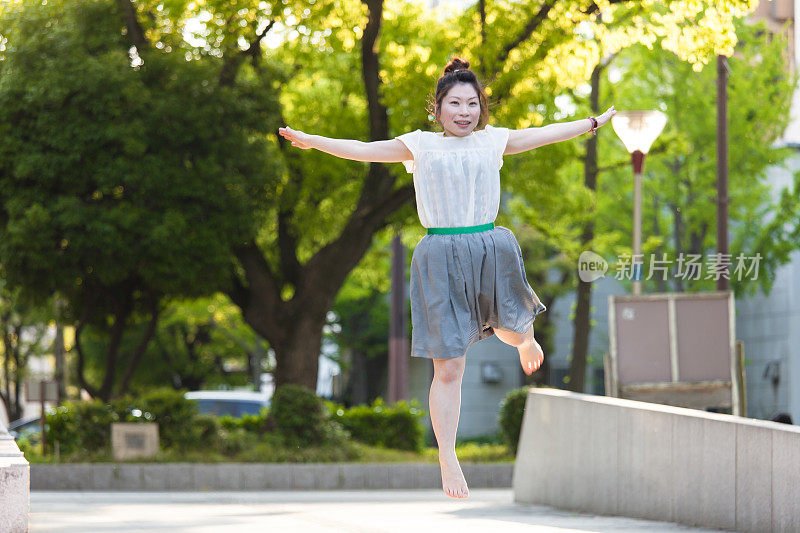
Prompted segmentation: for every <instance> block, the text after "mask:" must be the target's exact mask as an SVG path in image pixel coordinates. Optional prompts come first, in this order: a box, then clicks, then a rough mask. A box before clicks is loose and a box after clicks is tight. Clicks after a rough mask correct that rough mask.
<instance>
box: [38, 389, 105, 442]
mask: <svg viewBox="0 0 800 533" xmlns="http://www.w3.org/2000/svg"><path fill="white" fill-rule="evenodd" d="M118 421H119V415H118V414H117V413H116V412H114V410H113V409H112V408H111V406H110V405H108V404H105V403H103V402H102V401H101V400H90V401H79V402H64V404H62V405H60V406H59V407H57V408H56V409H54V410H53V411H52V412H50V413H47V414H46V415H45V422H46V424H47V428H46V432H47V446H48V448H49V449H51V450H52V449H53V448H52V447H53V446H54V443H55V442H56V441H58V442H59V449H60V452H61V453H63V454H70V453H76V452H79V451H81V452H90V453H91V452H96V451H98V450H100V449H103V448H106V447H108V446H109V444H110V441H111V423H112V422H118Z"/></svg>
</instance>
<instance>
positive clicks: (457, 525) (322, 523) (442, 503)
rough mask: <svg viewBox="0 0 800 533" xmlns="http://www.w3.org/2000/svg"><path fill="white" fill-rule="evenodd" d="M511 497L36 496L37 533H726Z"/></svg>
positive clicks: (375, 493) (430, 493) (374, 493)
mask: <svg viewBox="0 0 800 533" xmlns="http://www.w3.org/2000/svg"><path fill="white" fill-rule="evenodd" d="M513 497H514V495H513V491H512V490H511V489H474V490H471V491H470V497H469V498H468V499H466V500H452V499H450V498H448V497H447V496H445V495H444V493H443V492H442V491H441V490H440V489H435V490H429V489H421V490H360V491H344V490H337V491H268V492H62V491H59V492H44V491H33V492H31V514H30V531H31V532H58V533H67V532H76V533H77V532H80V533H92V532H100V531H112V532H114V533H124V532H129V531H148V532H161V531H163V532H167V531H169V532H171V533H172V532H193V533H201V532H202V533H212V532H213V533H225V532H234V531H235V532H249V531H271V532H272V531H274V532H282V531H289V532H292V533H306V532H308V533H316V532H332V531H346V532H357V533H360V532H381V533H383V532H387V533H388V532H402V533H422V532H425V531H436V532H446V531H458V532H459V533H462V532H486V531H503V532H506V531H508V532H517V531H526V532H531V531H534V532H559V533H566V532H584V531H591V532H596V531H597V532H599V531H630V532H634V531H636V532H641V531H647V532H667V531H687V530H691V531H718V530H711V529H701V528H692V527H688V526H681V525H678V524H670V523H664V522H652V521H647V520H637V519H632V518H620V517H610V516H593V515H586V514H579V513H574V512H571V511H560V510H557V509H553V508H551V507H544V506H539V505H521V504H516V503H514V501H513Z"/></svg>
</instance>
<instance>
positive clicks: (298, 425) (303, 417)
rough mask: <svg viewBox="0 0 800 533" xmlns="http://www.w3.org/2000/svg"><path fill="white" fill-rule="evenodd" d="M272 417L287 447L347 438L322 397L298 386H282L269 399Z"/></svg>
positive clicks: (311, 444) (314, 444)
mask: <svg viewBox="0 0 800 533" xmlns="http://www.w3.org/2000/svg"><path fill="white" fill-rule="evenodd" d="M270 418H271V419H272V420H273V421H274V425H275V429H276V430H277V431H278V433H280V435H281V436H282V437H283V439H284V441H285V442H286V444H287V445H288V446H296V447H305V446H319V445H321V444H327V443H330V442H338V441H343V440H345V439H346V438H347V433H346V432H344V430H343V429H342V427H341V425H340V424H339V423H338V422H336V421H334V420H333V419H332V418H331V417H330V414H329V413H328V411H327V409H326V408H325V404H324V403H323V400H322V399H321V398H320V397H318V396H317V395H316V394H314V392H312V391H310V390H309V389H307V388H305V387H301V386H299V385H293V384H286V385H280V386H278V387H277V388H276V389H275V392H274V393H273V395H272V400H271V402H270Z"/></svg>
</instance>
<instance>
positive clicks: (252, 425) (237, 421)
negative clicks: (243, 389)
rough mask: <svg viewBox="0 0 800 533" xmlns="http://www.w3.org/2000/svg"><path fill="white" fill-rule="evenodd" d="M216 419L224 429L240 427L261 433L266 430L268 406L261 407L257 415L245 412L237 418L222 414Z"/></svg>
mask: <svg viewBox="0 0 800 533" xmlns="http://www.w3.org/2000/svg"><path fill="white" fill-rule="evenodd" d="M218 419H219V423H220V425H221V426H222V427H223V428H224V429H235V428H242V429H244V430H246V431H249V432H251V433H256V434H258V435H263V434H264V433H266V432H267V431H268V420H269V408H267V407H263V408H262V409H261V411H260V412H259V413H258V414H257V415H253V414H248V413H245V414H243V415H242V416H241V417H239V418H237V417H235V416H232V415H223V416H220V417H218Z"/></svg>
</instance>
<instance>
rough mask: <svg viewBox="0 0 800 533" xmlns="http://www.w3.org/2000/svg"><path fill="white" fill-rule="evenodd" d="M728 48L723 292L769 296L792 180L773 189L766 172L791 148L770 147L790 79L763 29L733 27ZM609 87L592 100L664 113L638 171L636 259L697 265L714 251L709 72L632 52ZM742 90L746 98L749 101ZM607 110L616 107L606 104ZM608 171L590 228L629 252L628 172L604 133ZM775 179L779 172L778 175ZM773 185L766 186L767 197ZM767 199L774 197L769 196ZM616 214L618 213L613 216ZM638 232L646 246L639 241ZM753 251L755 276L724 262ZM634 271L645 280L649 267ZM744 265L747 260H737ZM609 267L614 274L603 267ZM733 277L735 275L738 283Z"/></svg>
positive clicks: (784, 243)
mask: <svg viewBox="0 0 800 533" xmlns="http://www.w3.org/2000/svg"><path fill="white" fill-rule="evenodd" d="M735 27H736V31H737V34H738V36H739V38H740V42H739V43H738V45H737V48H736V55H734V56H732V57H730V58H728V64H729V68H730V80H729V87H728V99H729V101H728V142H729V145H730V147H729V155H728V157H729V183H728V195H729V197H730V199H731V203H730V206H729V221H730V223H729V231H730V233H731V242H730V252H729V253H730V254H731V256H732V257H731V270H732V272H731V287H732V288H733V289H734V290H735V291H736V293H737V295H741V294H743V293H752V292H753V291H755V290H756V289H757V288H761V290H763V291H764V292H769V289H770V288H771V285H772V281H773V280H774V273H775V270H776V269H777V267H778V266H779V265H781V264H783V263H785V262H786V261H788V259H789V254H790V253H791V252H790V250H796V249H797V248H798V247H799V246H800V224H798V219H797V216H796V215H797V211H798V209H800V203H799V202H800V201H799V200H798V196H800V195H798V190H800V187H799V185H800V183H799V182H798V180H800V175H795V176H793V177H792V176H791V175H789V176H787V177H788V178H789V179H788V181H789V182H790V183H789V187H788V188H786V189H784V190H783V191H780V190H779V189H778V188H777V187H776V186H774V185H772V184H771V183H770V180H769V179H768V170H769V169H772V173H776V168H777V167H785V166H786V160H787V158H788V157H791V156H792V155H793V154H794V153H795V151H794V150H793V149H791V148H789V147H786V146H783V145H781V143H780V142H779V141H780V138H781V136H782V135H783V132H784V130H785V128H786V126H787V125H788V123H789V120H790V116H791V114H790V107H791V98H792V94H793V92H794V89H795V87H796V84H797V74H796V73H793V71H792V69H791V67H790V66H789V65H788V64H787V62H786V60H785V50H786V49H787V47H788V42H787V39H786V37H785V36H784V35H782V34H780V33H778V34H772V33H771V32H770V31H769V30H768V29H767V27H766V26H765V25H764V24H763V22H761V23H758V24H754V25H749V24H746V23H745V22H744V21H740V20H736V21H735ZM614 66H615V67H616V68H617V71H616V78H617V79H616V80H615V81H614V82H611V81H610V80H609V83H608V84H605V83H604V87H606V90H605V91H604V93H605V94H604V95H603V100H605V101H608V102H610V103H611V102H626V103H627V105H628V106H629V107H630V108H633V109H660V110H661V111H663V112H664V113H665V114H666V115H667V123H666V126H665V128H664V131H663V132H662V134H661V135H660V136H659V138H658V139H657V140H656V142H655V143H654V145H653V147H652V149H651V154H650V155H648V157H647V159H646V161H645V165H644V175H643V178H644V179H643V183H642V185H643V189H642V192H643V198H644V199H645V201H644V202H643V205H642V208H643V212H642V221H643V226H642V235H643V236H644V238H645V239H644V243H643V253H644V254H645V258H649V255H650V254H656V258H658V259H660V258H661V256H660V254H661V253H666V254H667V258H668V259H669V260H671V261H672V262H673V263H672V268H676V267H677V264H676V260H677V258H678V257H679V254H681V253H683V254H700V255H701V256H702V259H701V262H706V260H707V256H708V255H709V254H712V253H715V252H716V226H717V223H716V180H717V176H716V129H717V122H716V116H717V113H716V96H715V95H716V84H717V73H716V68H715V67H714V66H712V65H709V66H706V67H705V68H703V69H702V70H700V71H699V72H698V71H695V70H693V69H692V68H691V67H690V66H689V65H687V64H686V63H683V62H681V61H680V60H679V59H678V58H676V57H674V56H673V55H672V54H671V53H668V52H665V51H664V50H661V49H659V48H654V49H647V48H645V47H642V46H637V47H633V48H630V49H628V50H625V51H624V52H622V53H621V54H620V56H619V57H618V58H616V59H615V61H614ZM754 95H758V97H757V98H754ZM618 107H619V106H618ZM605 139H606V141H607V143H608V144H607V145H605V146H603V145H602V142H603V141H602V139H601V141H600V142H601V146H600V148H599V150H598V152H599V153H601V154H606V158H607V159H606V161H601V162H600V166H606V165H607V166H608V167H609V172H608V173H607V174H606V173H604V174H603V175H602V176H601V178H600V179H599V180H598V183H599V192H598V195H597V198H598V204H597V211H596V212H597V215H598V216H597V228H596V229H597V231H598V233H602V234H606V235H618V236H622V237H623V240H622V241H621V242H618V243H617V244H616V248H617V252H618V253H619V254H620V255H621V254H622V253H630V241H629V237H625V236H626V235H630V234H631V231H632V230H631V228H632V219H631V213H632V211H631V210H630V209H627V208H626V209H623V210H621V209H620V205H626V206H630V205H631V202H632V182H633V180H632V179H631V176H630V165H615V164H614V163H613V162H614V161H625V160H626V159H628V157H629V156H628V154H627V152H626V150H625V149H624V147H623V145H622V143H621V142H620V141H619V140H618V139H617V138H615V137H613V136H606V137H605ZM786 172H787V174H788V172H790V171H788V169H787V171H786ZM773 189H774V190H773ZM776 199H778V200H777V201H776ZM621 215H622V216H621ZM648 237H649V239H648ZM756 253H759V254H761V258H762V259H761V261H760V265H759V273H758V279H757V280H752V279H750V277H751V276H747V275H744V273H742V275H741V276H739V275H737V274H735V273H734V272H733V270H734V268H735V267H736V264H737V261H736V257H737V256H738V255H739V254H742V255H743V256H745V257H753V256H755V254H756ZM646 263H647V264H645V272H644V274H645V278H647V277H648V271H647V270H648V267H649V260H648V261H646ZM745 266H747V265H745ZM610 268H611V270H610V272H614V270H615V267H614V266H613V265H610ZM707 274H708V269H707V268H706V267H705V265H704V268H703V269H702V276H701V277H700V279H698V280H693V279H690V277H687V278H686V279H681V278H678V277H676V276H672V275H671V276H668V277H667V280H666V281H667V283H670V282H672V283H671V285H672V287H669V285H668V286H667V287H666V289H665V290H669V289H673V290H678V291H684V290H686V291H698V290H699V291H702V290H713V289H714V286H715V280H714V279H713V277H709V278H708V279H706V275H707ZM739 277H741V280H740V279H739ZM656 278H660V276H659V275H658V274H657V273H656V274H654V275H653V279H652V280H647V279H645V281H644V290H645V291H647V290H648V287H649V288H650V289H649V290H653V291H657V290H661V289H660V288H659V287H658V285H657V283H656Z"/></svg>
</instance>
